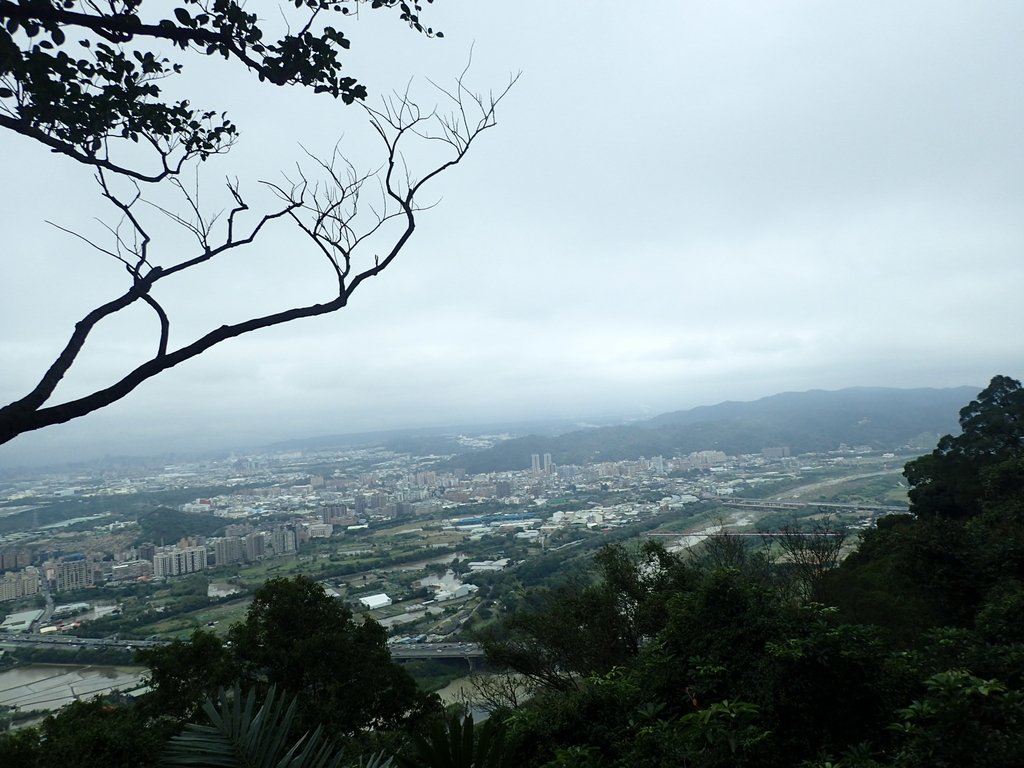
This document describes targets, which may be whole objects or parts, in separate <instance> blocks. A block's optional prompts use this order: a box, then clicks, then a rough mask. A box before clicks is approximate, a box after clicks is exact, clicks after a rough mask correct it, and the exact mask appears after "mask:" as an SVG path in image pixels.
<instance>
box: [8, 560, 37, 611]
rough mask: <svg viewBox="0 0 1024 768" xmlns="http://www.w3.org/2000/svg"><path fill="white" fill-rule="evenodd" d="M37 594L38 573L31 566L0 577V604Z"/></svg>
mask: <svg viewBox="0 0 1024 768" xmlns="http://www.w3.org/2000/svg"><path fill="white" fill-rule="evenodd" d="M38 592H39V571H38V570H37V569H35V568H33V567H31V566H29V567H28V568H26V569H25V570H23V571H12V572H10V573H5V574H4V575H3V576H0V603H2V602H5V601H7V600H20V599H21V598H23V597H30V596H31V595H35V594H37V593H38Z"/></svg>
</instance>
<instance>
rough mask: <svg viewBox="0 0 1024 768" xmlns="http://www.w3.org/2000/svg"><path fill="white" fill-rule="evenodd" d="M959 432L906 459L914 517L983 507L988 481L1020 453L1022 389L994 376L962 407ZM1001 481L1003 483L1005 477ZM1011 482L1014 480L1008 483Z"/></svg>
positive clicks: (958, 514)
mask: <svg viewBox="0 0 1024 768" xmlns="http://www.w3.org/2000/svg"><path fill="white" fill-rule="evenodd" d="M960 429H961V433H960V434H959V435H956V436H955V437H954V436H953V435H946V436H945V437H943V438H942V439H941V440H940V441H939V444H938V446H937V447H936V448H935V450H934V451H932V452H931V453H930V454H928V455H927V456H922V457H921V458H919V459H917V460H915V461H912V462H910V463H909V464H907V466H906V469H905V471H904V474H905V475H906V477H907V480H908V481H909V482H910V484H911V489H910V501H911V505H912V507H911V511H912V512H913V513H914V514H915V515H917V516H918V517H945V518H950V519H958V520H960V519H966V518H970V517H973V516H975V515H977V514H978V513H979V512H980V511H981V510H982V508H983V506H984V503H985V501H986V499H987V497H988V496H989V495H990V493H989V492H990V491H992V490H996V491H998V488H996V489H993V488H991V487H986V482H987V481H988V482H990V481H992V480H996V481H997V485H998V482H999V481H998V478H999V475H1001V474H1003V475H1005V473H1006V472H1007V471H1011V472H1012V469H1013V467H1014V466H1017V465H1019V463H1020V460H1021V459H1022V457H1024V389H1022V388H1021V384H1020V382H1019V381H1017V380H1015V379H1011V378H1009V377H1008V376H996V377H995V378H993V379H992V381H991V383H990V384H989V385H988V387H986V388H985V389H984V390H983V391H982V392H981V393H980V394H979V395H978V397H977V399H975V400H972V401H971V402H970V403H969V404H968V405H966V406H964V407H963V409H961V411H960ZM1002 482H1003V483H1004V484H1005V483H1006V478H1003V480H1002ZM1010 485H1011V486H1012V485H1013V483H1010Z"/></svg>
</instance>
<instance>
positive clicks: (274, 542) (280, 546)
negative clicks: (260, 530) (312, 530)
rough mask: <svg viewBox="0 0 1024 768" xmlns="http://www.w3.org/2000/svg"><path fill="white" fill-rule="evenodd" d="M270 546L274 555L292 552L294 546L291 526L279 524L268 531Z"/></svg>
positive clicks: (293, 534) (293, 533) (293, 532)
mask: <svg viewBox="0 0 1024 768" xmlns="http://www.w3.org/2000/svg"><path fill="white" fill-rule="evenodd" d="M270 548H271V549H272V550H274V555H284V554H287V553H288V552H294V551H295V548H296V541H295V531H293V530H292V529H291V528H285V527H284V526H281V527H279V528H277V529H276V530H273V531H271V532H270Z"/></svg>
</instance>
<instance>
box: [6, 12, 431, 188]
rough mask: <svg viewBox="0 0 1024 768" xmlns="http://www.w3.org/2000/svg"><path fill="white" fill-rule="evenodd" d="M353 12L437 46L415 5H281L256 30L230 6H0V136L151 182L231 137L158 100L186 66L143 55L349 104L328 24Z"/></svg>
mask: <svg viewBox="0 0 1024 768" xmlns="http://www.w3.org/2000/svg"><path fill="white" fill-rule="evenodd" d="M427 1H428V2H432V0H427ZM360 4H368V5H369V6H370V7H371V8H373V9H377V8H389V7H395V6H397V7H398V9H399V15H400V18H401V19H402V20H403V21H405V22H406V23H408V24H409V25H410V26H411V27H412V28H414V29H416V30H417V31H419V32H422V33H425V34H428V35H434V34H436V35H437V36H441V33H440V32H437V33H435V32H434V31H433V30H432V29H430V28H427V27H424V26H423V25H422V24H421V23H420V19H419V12H420V5H419V4H418V3H416V2H413V0H408V2H398V0H370V1H369V2H361V0H338V1H336V2H323V1H322V0H289V2H282V3H277V4H275V5H277V6H279V7H278V8H275V9H274V12H273V13H264V14H263V18H260V16H258V15H257V13H256V12H254V10H250V8H251V7H250V6H247V5H246V3H244V2H239V0H180V1H179V3H178V4H177V5H176V6H171V5H169V4H166V3H159V4H158V3H153V2H149V3H144V2H143V0H112V1H111V2H109V3H101V2H92V1H91V0H67V1H66V2H58V0H18V1H15V0H0V126H2V127H4V128H7V129H9V130H12V131H15V132H16V133H20V134H22V135H24V136H28V137H30V138H33V139H35V140H37V141H39V142H41V143H43V144H45V145H46V146H48V147H50V148H51V149H52V150H53V151H55V152H60V153H62V154H64V155H67V156H68V157H71V158H74V159H75V160H78V161H79V162H82V163H87V164H89V165H94V166H97V167H99V168H103V169H106V170H110V171H116V172H118V173H122V174H125V175H128V176H131V177H132V178H134V179H137V180H140V181H159V180H160V179H163V178H165V177H166V176H168V175H171V174H174V173H177V172H178V171H180V170H181V167H182V164H183V163H184V162H185V161H187V160H188V159H190V158H193V157H199V158H201V159H205V158H207V157H209V156H210V155H211V154H215V153H218V152H221V151H223V150H224V149H226V148H227V147H229V146H230V145H231V143H232V142H233V141H234V139H235V137H236V136H237V128H236V126H235V125H234V124H233V123H232V122H231V121H230V120H229V119H227V117H226V115H225V114H224V113H221V114H218V111H217V110H216V109H201V108H197V107H194V106H192V104H191V103H190V102H189V100H187V99H181V100H178V101H168V100H166V99H165V98H164V96H163V92H162V89H161V81H162V80H164V79H165V78H168V77H172V76H175V75H178V74H180V73H181V72H182V71H183V64H182V63H181V62H180V61H179V60H178V58H179V57H177V56H176V57H174V58H170V57H168V56H165V55H164V54H163V53H162V52H159V51H155V50H150V48H153V47H156V46H159V45H160V44H161V43H163V44H166V45H167V46H168V47H171V48H172V49H173V48H177V49H179V50H180V51H181V52H192V53H196V54H199V55H206V56H210V57H214V56H216V57H221V58H223V59H224V60H225V61H228V62H233V63H235V64H237V65H240V66H242V67H245V68H246V69H248V70H249V71H251V72H253V73H255V74H256V76H257V77H258V78H259V79H260V80H261V81H267V82H270V83H273V84H275V85H301V86H305V87H309V88H312V89H313V90H314V91H315V92H317V93H328V94H330V95H332V96H334V97H336V98H340V99H341V100H342V101H344V102H345V103H349V104H350V103H352V102H354V101H356V100H358V99H364V98H365V97H366V95H367V94H366V88H365V87H364V86H363V85H361V84H360V83H358V82H357V81H356V79H355V78H354V77H351V76H349V75H347V74H343V71H342V61H341V54H342V52H343V51H345V50H347V49H348V48H349V47H350V45H351V42H350V40H349V39H348V38H347V37H346V36H345V34H344V33H343V32H342V31H341V30H339V29H337V28H335V27H334V26H332V24H331V19H332V18H333V17H336V16H346V15H351V14H353V12H354V10H356V9H357V8H358V6H359V5H360ZM260 10H261V11H262V10H263V9H262V8H261V9H260ZM278 13H280V14H281V15H282V16H283V17H284V20H285V22H286V23H285V30H284V31H283V33H282V34H280V36H277V37H276V39H275V35H274V34H273V32H272V31H271V30H270V29H269V28H268V23H267V21H266V18H268V17H270V18H273V17H274V16H275V15H276V14H278ZM119 140H128V141H130V142H134V143H137V144H141V145H143V146H145V147H148V148H150V149H153V150H155V151H156V152H157V154H158V156H159V159H160V164H159V167H154V168H150V169H149V170H138V169H135V168H132V167H130V166H128V165H126V164H124V163H122V162H121V161H119V160H117V159H116V158H114V157H113V156H112V155H111V149H112V147H113V145H114V144H116V142H117V141H119Z"/></svg>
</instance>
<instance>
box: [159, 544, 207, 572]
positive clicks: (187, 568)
mask: <svg viewBox="0 0 1024 768" xmlns="http://www.w3.org/2000/svg"><path fill="white" fill-rule="evenodd" d="M205 570H206V547H205V546H195V547H165V548H164V549H162V550H160V551H159V552H157V553H156V554H155V555H153V575H154V576H162V577H167V576H183V575H184V574H186V573H195V572H197V571H205Z"/></svg>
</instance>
